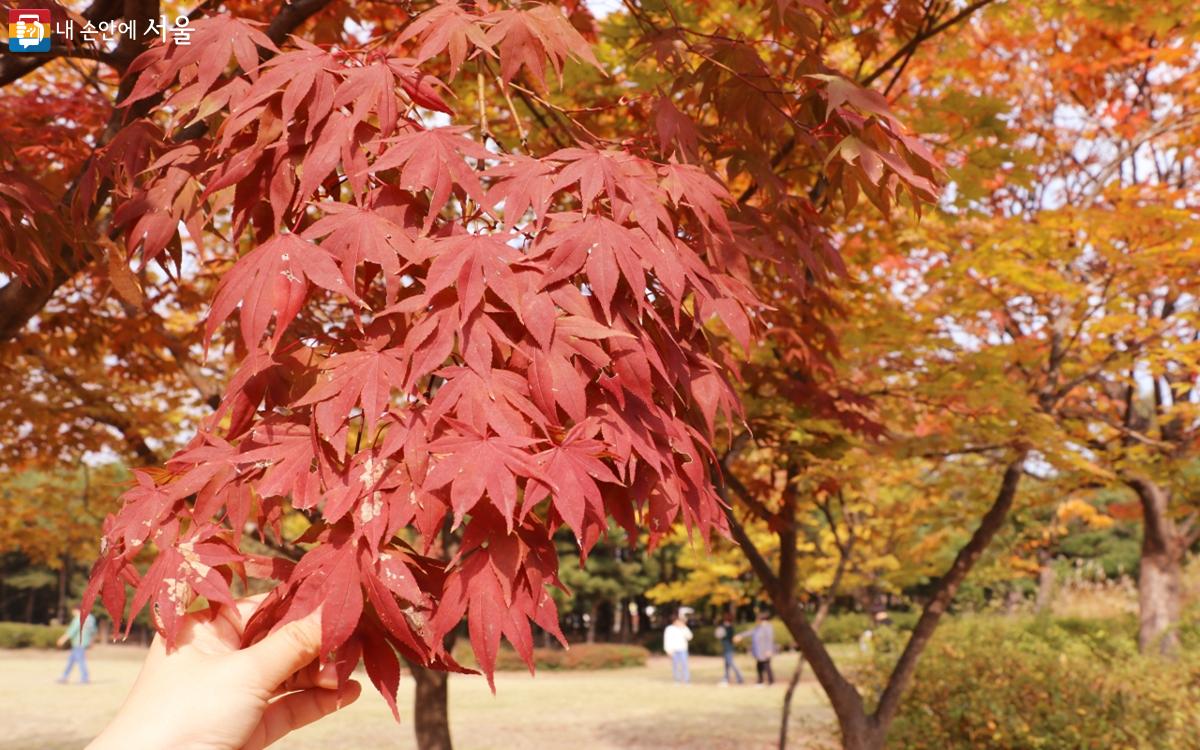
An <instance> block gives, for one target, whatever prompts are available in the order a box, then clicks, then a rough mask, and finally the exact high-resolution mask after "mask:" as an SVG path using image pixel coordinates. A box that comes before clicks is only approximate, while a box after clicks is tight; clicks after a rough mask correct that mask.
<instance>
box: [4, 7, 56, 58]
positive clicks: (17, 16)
mask: <svg viewBox="0 0 1200 750" xmlns="http://www.w3.org/2000/svg"><path fill="white" fill-rule="evenodd" d="M8 49H9V51H10V52H49V51H50V11H49V10H45V9H41V8H35V9H30V10H25V9H23V8H15V9H12V10H10V11H8Z"/></svg>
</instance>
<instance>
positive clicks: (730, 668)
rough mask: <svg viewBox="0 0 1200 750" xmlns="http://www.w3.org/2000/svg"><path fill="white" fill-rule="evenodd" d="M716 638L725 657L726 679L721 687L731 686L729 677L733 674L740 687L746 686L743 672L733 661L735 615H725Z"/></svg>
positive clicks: (722, 681) (718, 627)
mask: <svg viewBox="0 0 1200 750" xmlns="http://www.w3.org/2000/svg"><path fill="white" fill-rule="evenodd" d="M716 636H717V638H718V639H720V641H721V653H722V654H723V655H724V656H725V679H723V680H721V685H722V686H725V685H728V684H729V682H730V680H729V675H730V673H731V672H732V673H733V675H734V676H735V677H737V682H738V684H739V685H742V684H744V683H745V682H746V681H745V680H744V679H742V672H741V670H739V669H738V668H737V664H736V663H734V661H733V655H734V649H733V639H734V632H733V615H730V614H726V615H725V619H724V620H722V621H721V624H720V625H718V626H717V632H716Z"/></svg>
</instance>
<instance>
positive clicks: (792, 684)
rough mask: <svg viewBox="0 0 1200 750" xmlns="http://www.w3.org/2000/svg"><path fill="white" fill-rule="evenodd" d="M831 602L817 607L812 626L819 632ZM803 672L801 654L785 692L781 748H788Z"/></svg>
mask: <svg viewBox="0 0 1200 750" xmlns="http://www.w3.org/2000/svg"><path fill="white" fill-rule="evenodd" d="M830 603H831V599H826V600H825V601H823V602H821V606H820V607H818V608H817V614H816V616H815V617H813V621H812V627H813V630H815V631H817V632H818V633H820V632H821V625H822V624H823V623H824V622H825V618H826V617H827V616H828V615H829V606H830ZM803 674H804V656H803V655H801V656H800V658H799V660H797V662H796V671H795V672H792V679H791V680H789V681H788V686H787V691H786V692H785V693H784V694H783V718H782V720H781V721H780V722H779V750H787V735H788V721H790V720H791V716H792V696H794V695H795V694H796V686H797V685H799V684H800V677H801V676H802V675H803Z"/></svg>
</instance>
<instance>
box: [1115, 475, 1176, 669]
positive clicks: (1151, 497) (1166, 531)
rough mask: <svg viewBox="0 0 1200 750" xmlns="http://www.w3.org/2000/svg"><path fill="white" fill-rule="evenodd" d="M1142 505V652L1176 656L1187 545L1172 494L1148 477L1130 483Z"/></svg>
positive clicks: (1139, 574)
mask: <svg viewBox="0 0 1200 750" xmlns="http://www.w3.org/2000/svg"><path fill="white" fill-rule="evenodd" d="M1129 485H1130V486H1131V487H1132V488H1133V490H1134V492H1136V493H1137V495H1138V500H1139V501H1140V502H1141V504H1142V519H1143V524H1142V528H1143V531H1142V554H1141V561H1140V566H1141V569H1140V571H1139V573H1138V609H1139V613H1138V649H1139V650H1141V652H1142V653H1146V654H1148V653H1157V654H1160V655H1163V656H1172V657H1173V656H1175V655H1176V654H1177V653H1178V651H1179V632H1178V625H1179V613H1180V610H1181V608H1182V606H1181V602H1180V597H1181V593H1182V591H1181V581H1180V579H1181V574H1182V567H1183V556H1184V554H1185V553H1186V552H1187V542H1186V540H1185V539H1184V535H1183V534H1181V533H1180V532H1179V530H1178V529H1177V528H1176V526H1175V522H1174V521H1173V520H1172V519H1171V517H1170V504H1171V495H1170V492H1169V491H1168V490H1166V489H1164V488H1163V487H1161V486H1160V485H1158V484H1157V483H1155V482H1153V481H1151V480H1149V479H1144V478H1135V479H1133V480H1131V481H1130V482H1129Z"/></svg>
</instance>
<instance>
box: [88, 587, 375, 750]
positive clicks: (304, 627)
mask: <svg viewBox="0 0 1200 750" xmlns="http://www.w3.org/2000/svg"><path fill="white" fill-rule="evenodd" d="M261 600H262V597H252V598H250V599H242V600H240V601H239V602H238V603H237V607H236V608H230V607H221V608H220V610H219V611H218V614H217V616H216V617H215V618H211V619H210V617H209V614H208V612H200V613H196V614H192V615H188V617H187V619H186V621H185V623H184V625H183V627H182V628H181V629H180V632H179V638H178V642H177V646H176V648H175V650H174V651H171V652H170V653H168V652H167V649H166V645H165V644H164V643H163V640H162V637H161V636H156V637H155V639H154V643H152V644H151V646H150V653H149V655H148V656H147V657H146V662H145V664H144V665H143V666H142V671H141V673H140V674H139V675H138V678H137V681H136V682H135V683H134V685H133V689H132V690H131V691H130V692H129V696H128V697H127V698H126V699H125V703H124V705H122V706H121V710H120V711H119V712H118V713H117V716H116V718H114V719H113V720H112V722H111V723H110V724H109V725H108V726H107V727H106V728H105V729H104V731H103V732H101V734H100V736H99V737H97V738H96V739H95V740H93V741H92V743H91V744H90V745H88V747H87V750H110V749H114V750H128V749H129V748H138V750H160V749H161V750H261V748H264V747H266V746H267V745H270V744H271V743H272V742H274V741H276V740H278V739H279V738H280V737H283V736H284V735H285V734H287V733H288V732H290V731H292V730H293V729H297V728H299V727H302V726H304V725H305V724H310V723H312V722H314V721H316V720H317V719H320V718H322V717H324V716H327V715H329V714H331V713H333V712H334V711H336V710H338V709H339V708H341V707H343V706H347V705H349V704H350V703H353V702H354V700H355V699H357V698H358V695H359V692H360V690H361V686H360V685H359V684H358V683H357V682H355V681H353V680H351V681H349V682H347V683H346V684H345V685H342V686H341V687H340V688H339V687H338V686H337V675H336V674H335V673H334V670H333V666H332V665H328V666H327V668H325V669H322V668H321V664H320V663H319V662H318V661H316V657H317V654H318V652H319V649H320V645H321V618H320V615H319V611H318V612H314V613H313V614H311V615H309V616H308V617H306V618H304V619H302V620H297V621H295V622H291V623H289V624H287V625H285V626H284V627H282V628H280V629H279V630H277V631H276V632H274V633H272V634H270V635H268V636H267V637H266V638H263V639H262V640H261V641H259V642H258V643H255V644H253V645H251V646H248V647H247V648H244V649H242V648H239V646H240V645H241V637H242V630H243V628H244V627H245V623H246V620H247V619H249V616H250V614H252V613H253V612H254V609H255V607H257V606H258V603H259V602H260V601H261Z"/></svg>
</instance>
